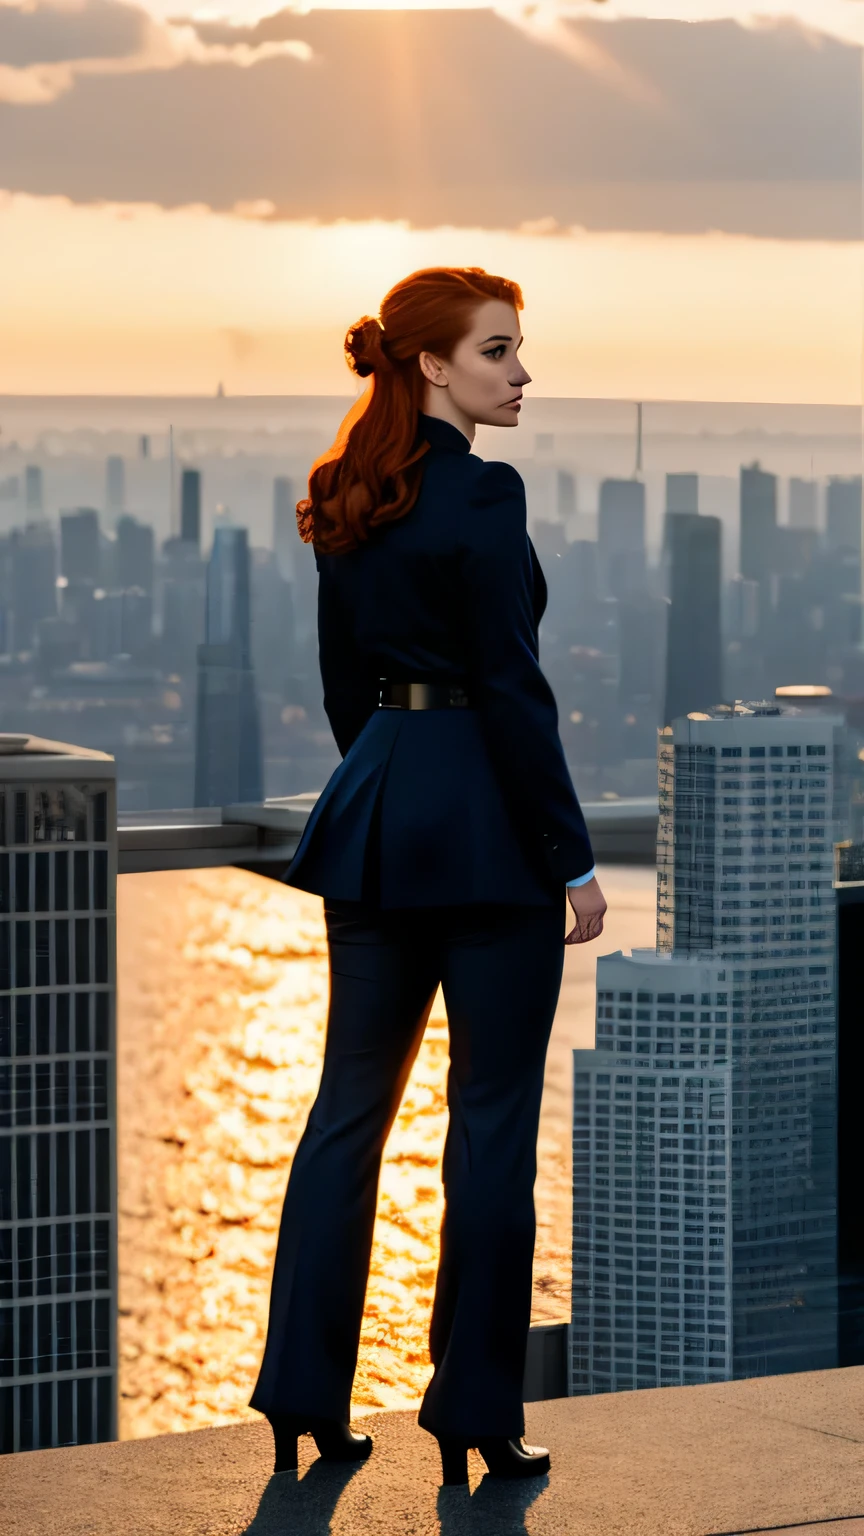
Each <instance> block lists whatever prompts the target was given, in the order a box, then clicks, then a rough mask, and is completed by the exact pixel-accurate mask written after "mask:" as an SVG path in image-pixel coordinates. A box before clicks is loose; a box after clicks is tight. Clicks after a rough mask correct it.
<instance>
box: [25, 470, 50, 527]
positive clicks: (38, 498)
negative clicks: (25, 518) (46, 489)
mask: <svg viewBox="0 0 864 1536" xmlns="http://www.w3.org/2000/svg"><path fill="white" fill-rule="evenodd" d="M24 508H25V511H27V512H29V513H31V514H32V515H33V516H35V517H41V516H42V513H43V512H44V510H45V508H44V497H43V489H42V470H41V468H40V466H39V465H38V464H28V465H27V467H26V468H25V470H24Z"/></svg>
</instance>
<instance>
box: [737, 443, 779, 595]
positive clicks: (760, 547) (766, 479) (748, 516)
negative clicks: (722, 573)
mask: <svg viewBox="0 0 864 1536" xmlns="http://www.w3.org/2000/svg"><path fill="white" fill-rule="evenodd" d="M740 492H741V559H740V566H741V575H742V576H744V577H746V579H747V580H748V581H760V582H761V581H767V579H768V577H769V576H770V575H771V572H772V570H773V569H774V559H775V544H776V538H777V476H776V475H769V474H768V473H767V472H766V471H765V470H764V469H761V468H760V467H759V465H758V463H757V464H751V465H749V466H747V467H745V466H744V465H742V467H741V481H740Z"/></svg>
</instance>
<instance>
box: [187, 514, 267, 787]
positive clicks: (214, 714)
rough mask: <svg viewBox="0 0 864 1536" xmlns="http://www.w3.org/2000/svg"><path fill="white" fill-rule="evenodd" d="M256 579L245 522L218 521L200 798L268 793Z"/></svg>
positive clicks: (201, 676)
mask: <svg viewBox="0 0 864 1536" xmlns="http://www.w3.org/2000/svg"><path fill="white" fill-rule="evenodd" d="M249 586H250V582H249V542H248V536H247V532H246V529H245V528H233V527H226V528H217V529H216V532H215V534H214V537H213V550H212V553H211V555H210V562H209V565H208V567H207V602H206V621H205V640H204V642H203V644H201V645H199V647H198V705H197V718H196V731H195V804H196V805H227V804H229V803H231V802H233V801H238V800H242V801H248V800H252V801H256V800H261V799H262V797H263V783H262V764H261V727H260V721H259V715H258V699H257V693H256V688H255V674H254V670H253V667H252V656H251V635H250V605H249Z"/></svg>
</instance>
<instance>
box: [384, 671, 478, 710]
mask: <svg viewBox="0 0 864 1536" xmlns="http://www.w3.org/2000/svg"><path fill="white" fill-rule="evenodd" d="M378 681H379V682H380V684H381V692H380V696H379V700H378V708H379V709H470V708H471V700H470V699H469V697H468V695H467V693H466V692H465V689H464V688H461V687H460V686H459V684H458V683H396V682H391V681H390V679H389V678H387V677H381V678H379V679H378Z"/></svg>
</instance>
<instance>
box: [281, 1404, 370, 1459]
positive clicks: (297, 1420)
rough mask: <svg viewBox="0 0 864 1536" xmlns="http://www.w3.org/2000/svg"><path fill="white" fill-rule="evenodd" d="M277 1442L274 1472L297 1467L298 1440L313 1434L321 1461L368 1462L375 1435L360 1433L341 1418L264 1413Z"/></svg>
mask: <svg viewBox="0 0 864 1536" xmlns="http://www.w3.org/2000/svg"><path fill="white" fill-rule="evenodd" d="M265 1418H266V1419H267V1421H268V1423H269V1425H270V1428H271V1429H272V1431H273V1439H274V1441H275V1443H276V1465H275V1466H274V1468H273V1471H274V1473H275V1472H292V1471H294V1470H295V1469H296V1467H297V1439H298V1436H300V1435H311V1436H312V1439H313V1440H314V1441H315V1444H316V1445H317V1447H318V1455H319V1456H320V1457H321V1459H322V1461H365V1460H366V1458H367V1456H370V1455H371V1453H372V1436H371V1435H357V1434H355V1433H354V1431H353V1430H352V1428H351V1426H350V1424H344V1423H342V1421H341V1420H340V1419H322V1418H317V1417H314V1416H312V1415H304V1414H301V1413H268V1414H265Z"/></svg>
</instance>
